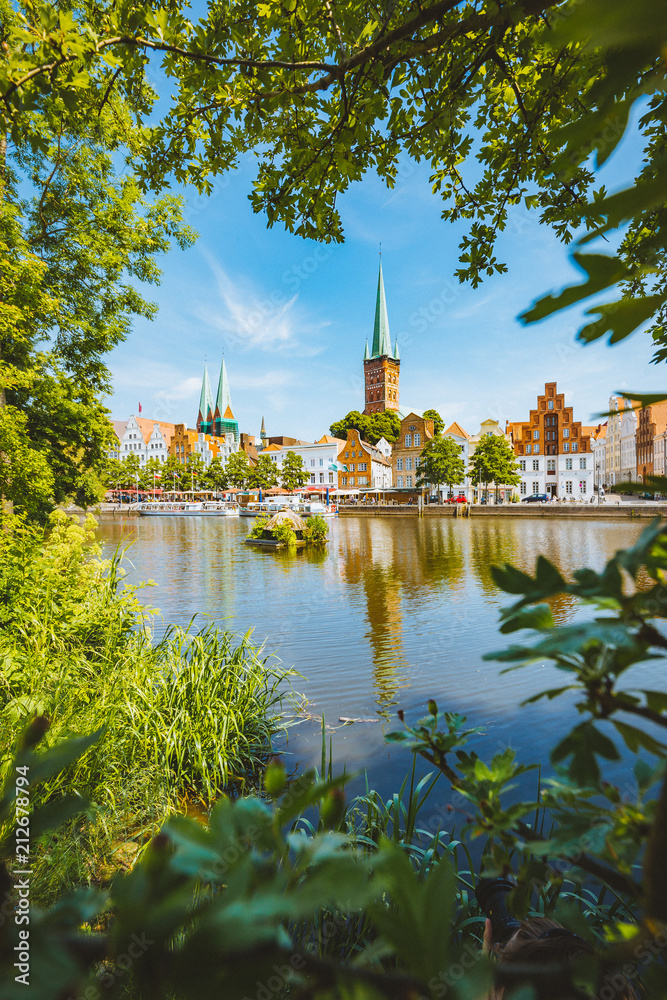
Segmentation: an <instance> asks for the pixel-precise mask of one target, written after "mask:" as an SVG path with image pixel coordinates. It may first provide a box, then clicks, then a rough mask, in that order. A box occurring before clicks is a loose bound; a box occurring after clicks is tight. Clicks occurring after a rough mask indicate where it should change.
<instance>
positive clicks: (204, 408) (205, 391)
mask: <svg viewBox="0 0 667 1000" xmlns="http://www.w3.org/2000/svg"><path fill="white" fill-rule="evenodd" d="M212 424H213V397H212V395H211V383H210V382H209V380H208V368H207V367H206V364H204V377H203V379H202V383H201V393H200V394H199V413H198V414H197V430H198V431H201V433H202V434H209V433H210V432H211V429H212Z"/></svg>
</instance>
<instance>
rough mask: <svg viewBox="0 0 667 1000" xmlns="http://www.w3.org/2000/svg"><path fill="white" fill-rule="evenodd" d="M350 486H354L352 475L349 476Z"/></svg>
mask: <svg viewBox="0 0 667 1000" xmlns="http://www.w3.org/2000/svg"><path fill="white" fill-rule="evenodd" d="M350 486H354V476H350Z"/></svg>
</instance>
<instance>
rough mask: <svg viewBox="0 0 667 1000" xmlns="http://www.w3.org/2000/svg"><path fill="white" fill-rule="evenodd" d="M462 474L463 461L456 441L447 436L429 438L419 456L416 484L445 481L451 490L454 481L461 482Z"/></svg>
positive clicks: (463, 472) (434, 483) (438, 484)
mask: <svg viewBox="0 0 667 1000" xmlns="http://www.w3.org/2000/svg"><path fill="white" fill-rule="evenodd" d="M464 476H465V462H464V461H463V458H462V457H461V451H460V448H459V446H458V445H457V444H456V442H455V441H452V439H451V438H449V437H444V438H443V437H434V438H431V440H430V441H428V442H427V443H426V445H425V446H424V448H423V449H422V452H421V454H420V456H419V476H418V478H417V486H426V485H428V484H429V483H431V484H433V486H440V485H441V484H442V483H446V485H447V486H448V487H449V489H450V490H451V488H452V485H453V484H454V483H462V482H463V478H464Z"/></svg>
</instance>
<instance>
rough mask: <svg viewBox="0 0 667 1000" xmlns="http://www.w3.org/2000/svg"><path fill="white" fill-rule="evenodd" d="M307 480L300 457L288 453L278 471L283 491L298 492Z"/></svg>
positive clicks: (306, 473)
mask: <svg viewBox="0 0 667 1000" xmlns="http://www.w3.org/2000/svg"><path fill="white" fill-rule="evenodd" d="M309 479H310V475H309V473H308V471H307V469H306V467H305V465H304V464H303V458H302V457H301V455H296V454H295V453H294V452H293V451H288V452H287V454H286V455H285V457H284V459H283V464H282V468H281V470H280V485H281V486H282V487H283V489H285V490H300V489H303V487H304V486H305V485H306V483H307V482H308V480H309Z"/></svg>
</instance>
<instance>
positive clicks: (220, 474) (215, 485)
mask: <svg viewBox="0 0 667 1000" xmlns="http://www.w3.org/2000/svg"><path fill="white" fill-rule="evenodd" d="M203 482H204V484H205V486H207V487H208V488H209V489H211V490H216V491H218V492H222V491H223V490H226V489H227V487H228V486H229V474H228V472H227V469H226V468H225V466H224V463H223V462H222V459H220V458H214V459H213V461H212V462H211V464H210V465H209V467H208V469H206V471H205V472H204V475H203Z"/></svg>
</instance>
